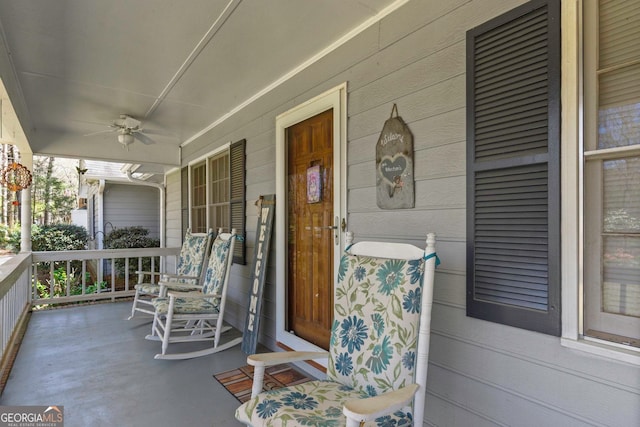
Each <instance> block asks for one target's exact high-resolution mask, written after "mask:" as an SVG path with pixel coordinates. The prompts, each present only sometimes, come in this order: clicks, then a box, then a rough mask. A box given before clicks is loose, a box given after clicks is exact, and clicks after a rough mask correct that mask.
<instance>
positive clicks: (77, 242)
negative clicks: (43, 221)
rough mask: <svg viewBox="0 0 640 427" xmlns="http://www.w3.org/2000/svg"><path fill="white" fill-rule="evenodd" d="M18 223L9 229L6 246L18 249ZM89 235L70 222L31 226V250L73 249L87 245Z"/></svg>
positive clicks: (79, 248) (16, 250)
mask: <svg viewBox="0 0 640 427" xmlns="http://www.w3.org/2000/svg"><path fill="white" fill-rule="evenodd" d="M20 238H21V233H20V224H17V225H16V226H15V227H14V229H12V230H11V232H10V233H9V236H8V238H7V247H10V248H11V249H12V250H13V251H14V252H19V251H20ZM88 238H89V235H88V234H87V230H86V228H84V227H81V226H78V225H72V224H54V225H47V226H38V225H33V226H32V227H31V250H33V251H73V250H82V249H86V247H87V240H88Z"/></svg>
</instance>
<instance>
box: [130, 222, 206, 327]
mask: <svg viewBox="0 0 640 427" xmlns="http://www.w3.org/2000/svg"><path fill="white" fill-rule="evenodd" d="M212 238H213V230H211V229H209V232H208V233H191V229H188V230H187V233H186V234H185V237H184V242H183V243H182V248H181V249H180V255H179V256H178V265H177V266H176V273H175V274H171V273H160V272H150V271H137V272H136V273H137V274H138V278H139V281H138V283H137V284H136V285H135V286H134V289H135V290H136V293H135V296H134V297H133V304H132V306H131V316H129V320H131V319H133V317H134V316H135V314H136V311H139V312H141V313H146V314H150V315H153V314H154V313H155V311H154V309H153V307H152V304H151V300H152V299H153V298H155V297H158V296H163V295H161V294H160V283H154V282H155V281H154V280H151V282H150V283H146V282H143V279H144V278H145V277H146V276H151V277H152V278H153V277H155V276H159V282H160V281H162V282H166V286H167V289H168V288H170V285H169V282H175V283H180V284H183V285H191V286H189V287H187V288H186V289H184V290H198V289H201V288H202V273H203V266H204V264H205V262H206V260H207V257H208V255H209V247H210V245H211V240H212Z"/></svg>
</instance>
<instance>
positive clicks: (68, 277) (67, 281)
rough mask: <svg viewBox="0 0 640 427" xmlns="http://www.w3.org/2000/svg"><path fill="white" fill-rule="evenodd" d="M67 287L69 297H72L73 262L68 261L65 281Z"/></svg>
mask: <svg viewBox="0 0 640 427" xmlns="http://www.w3.org/2000/svg"><path fill="white" fill-rule="evenodd" d="M65 282H66V283H65V287H66V288H67V292H66V294H67V296H70V295H71V261H69V260H67V275H66V280H65Z"/></svg>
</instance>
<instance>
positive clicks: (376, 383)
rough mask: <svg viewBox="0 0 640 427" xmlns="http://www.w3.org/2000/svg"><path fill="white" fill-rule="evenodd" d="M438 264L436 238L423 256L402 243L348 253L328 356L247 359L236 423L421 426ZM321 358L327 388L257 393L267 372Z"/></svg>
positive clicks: (362, 246)
mask: <svg viewBox="0 0 640 427" xmlns="http://www.w3.org/2000/svg"><path fill="white" fill-rule="evenodd" d="M349 234H350V233H349ZM348 239H351V236H350V235H349V236H348ZM436 260H437V257H436V254H435V235H433V234H429V235H428V236H427V248H426V251H423V250H422V249H420V248H417V247H415V246H413V245H408V244H402V243H382V242H360V243H356V244H354V245H352V246H350V247H348V248H347V250H346V254H345V255H344V256H343V257H342V260H341V262H340V266H339V269H338V283H337V284H336V288H335V298H334V321H333V327H332V332H331V340H330V344H329V347H330V348H329V352H277V353H264V354H255V355H251V356H249V357H248V363H249V364H250V365H253V366H254V378H253V388H252V398H251V399H250V400H249V401H247V402H245V403H244V404H243V405H242V406H240V407H239V408H238V409H237V410H236V418H237V419H238V420H239V421H240V422H242V423H244V424H246V425H248V426H253V427H258V426H269V427H275V426H291V425H323V426H325V425H326V426H329V425H331V426H347V427H357V426H380V425H385V426H386V425H389V426H391V425H393V426H413V425H415V426H422V421H423V415H424V403H425V396H426V386H427V364H428V357H429V338H430V337H429V332H430V324H431V307H432V302H433V280H434V270H435V266H436ZM321 357H322V358H324V357H328V358H329V361H328V365H327V366H328V368H327V380H326V381H310V382H307V383H303V384H299V385H295V386H291V387H287V388H282V389H276V390H270V391H268V392H265V393H261V390H262V381H263V376H264V370H265V367H267V366H271V365H275V364H279V363H289V362H295V361H300V360H309V359H318V358H321Z"/></svg>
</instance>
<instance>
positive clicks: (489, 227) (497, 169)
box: [467, 0, 560, 335]
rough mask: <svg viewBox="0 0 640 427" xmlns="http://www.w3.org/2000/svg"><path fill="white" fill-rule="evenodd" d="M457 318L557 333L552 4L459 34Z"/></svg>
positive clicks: (555, 20) (556, 7)
mask: <svg viewBox="0 0 640 427" xmlns="http://www.w3.org/2000/svg"><path fill="white" fill-rule="evenodd" d="M467 315H469V316H471V317H476V318H480V319H484V320H489V321H493V322H498V323H502V324H507V325H511V326H516V327H519V328H523V329H529V330H534V331H538V332H543V333H547V334H552V335H559V334H560V2H559V1H553V0H548V1H532V2H529V3H526V4H524V5H523V6H521V7H518V8H516V9H514V10H512V11H510V12H508V13H506V14H504V15H501V16H499V17H497V18H495V19H493V20H491V21H489V22H487V23H485V24H483V25H481V26H479V27H477V28H474V29H473V30H470V31H468V32H467Z"/></svg>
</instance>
